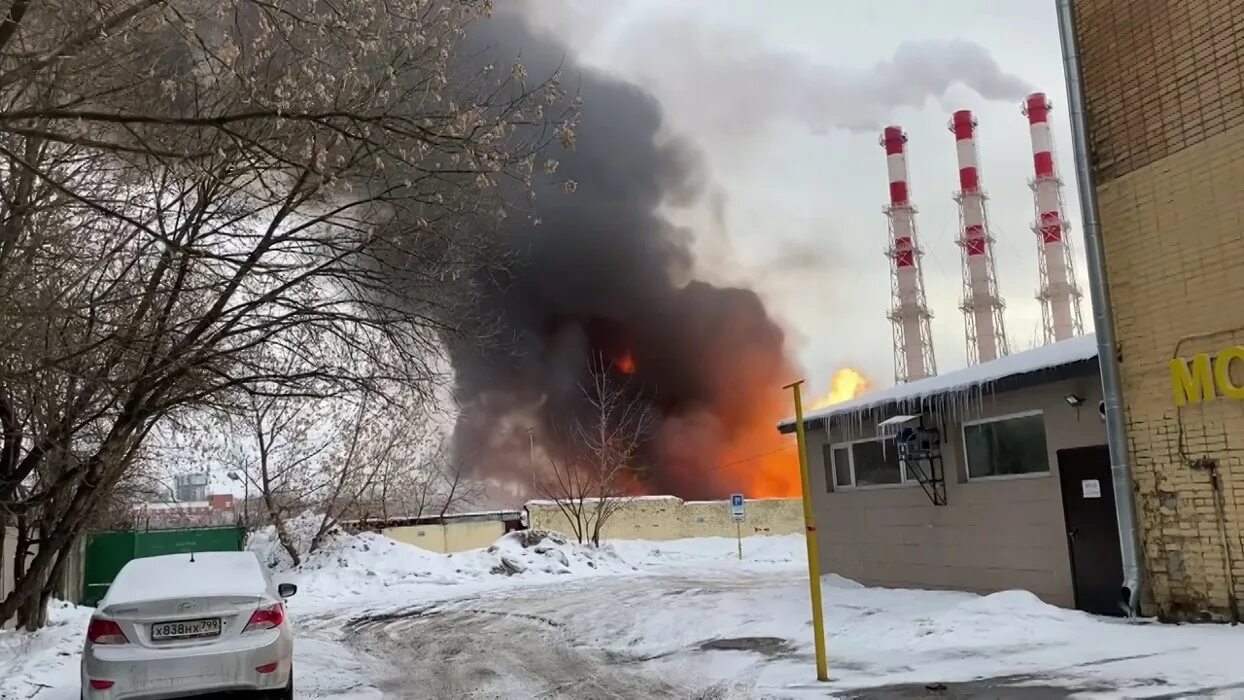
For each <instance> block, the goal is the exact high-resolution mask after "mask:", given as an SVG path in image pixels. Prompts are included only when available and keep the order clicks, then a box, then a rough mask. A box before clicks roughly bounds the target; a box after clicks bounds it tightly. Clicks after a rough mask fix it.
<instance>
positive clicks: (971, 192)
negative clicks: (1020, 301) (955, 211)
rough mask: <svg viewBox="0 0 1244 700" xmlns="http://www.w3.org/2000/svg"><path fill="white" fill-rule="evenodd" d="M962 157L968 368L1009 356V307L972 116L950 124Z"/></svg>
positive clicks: (958, 196) (959, 197)
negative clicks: (997, 269)
mask: <svg viewBox="0 0 1244 700" xmlns="http://www.w3.org/2000/svg"><path fill="white" fill-rule="evenodd" d="M950 131H951V132H952V133H953V134H954V135H955V147H956V150H957V151H958V156H959V191H958V192H956V193H955V201H956V202H958V204H959V223H960V230H961V231H962V234H961V235H960V237H959V241H958V243H959V245H960V246H961V247H962V248H963V303H962V304H961V305H960V306H959V308H960V309H961V310H962V311H963V320H964V339H965V342H966V343H967V350H968V363H969V364H976V363H978V362H988V361H990V360H994V359H997V358H998V357H1001V356H1003V355H1006V354H1007V353H1008V352H1009V349H1008V347H1007V340H1006V327H1005V325H1004V323H1003V319H1002V310H1003V309H1004V308H1005V306H1006V305H1005V304H1004V303H1003V301H1002V298H1001V297H1000V296H999V295H998V283H997V279H996V278H997V273H996V272H995V270H994V261H993V250H992V247H993V236H992V235H991V234H990V231H989V216H988V213H987V211H986V207H985V200H986V196H985V193H984V191H983V190H982V189H981V186H980V180H981V178H980V165H979V159H978V158H977V149H976V118H975V117H973V116H972V112H971V111H970V110H966V109H962V110H959V111H958V112H955V113H954V115H953V116H952V117H951V120H950Z"/></svg>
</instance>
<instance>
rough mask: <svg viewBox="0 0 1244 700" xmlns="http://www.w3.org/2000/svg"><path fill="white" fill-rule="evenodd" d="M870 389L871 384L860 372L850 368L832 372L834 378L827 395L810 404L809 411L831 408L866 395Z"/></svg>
mask: <svg viewBox="0 0 1244 700" xmlns="http://www.w3.org/2000/svg"><path fill="white" fill-rule="evenodd" d="M871 388H872V383H871V382H869V381H868V377H865V376H864V374H863V373H862V372H860V371H859V370H856V369H852V368H850V367H843V368H842V369H840V370H838V371H837V372H834V378H833V379H832V380H830V383H829V393H828V394H826V395H824V396H822V397H821V398H819V399H817V400H815V401H813V402H812V405H811V406H810V410H813V411H815V410H817V409H821V408H825V407H827V406H832V405H834V404H836V403H842V402H843V401H850V400H851V399H853V398H855V397H857V396H859V395H861V394H864V393H866V392H867V391H868V390H869V389H871Z"/></svg>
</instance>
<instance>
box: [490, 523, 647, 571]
mask: <svg viewBox="0 0 1244 700" xmlns="http://www.w3.org/2000/svg"><path fill="white" fill-rule="evenodd" d="M477 556H480V557H481V558H482V559H483V560H484V562H486V563H489V564H491V566H490V567H489V569H488V572H489V573H490V574H505V575H508V576H512V575H516V574H523V573H529V572H530V573H543V574H554V575H566V574H577V575H586V574H596V573H625V572H629V571H636V570H637V567H635V566H633V565H631V564H628V563H627V562H626V561H625V560H624V559H623V558H622V557H621V556H619V555H618V552H617V551H616V550H615V549H614V547H613V545H610V544H604V545H601V546H599V547H594V546H590V545H581V544H577V543H573V542H571V541H569V540H568V539H566V538H565V537H564V536H562V535H561V534H559V533H556V532H547V531H544V530H520V531H518V532H511V533H509V534H507V535H505V536H503V537H502V538H501V539H499V540H497V543H496V544H494V545H493V546H491V547H489V548H488V549H486V550H484V551H483V552H482V553H481V554H479V555H477Z"/></svg>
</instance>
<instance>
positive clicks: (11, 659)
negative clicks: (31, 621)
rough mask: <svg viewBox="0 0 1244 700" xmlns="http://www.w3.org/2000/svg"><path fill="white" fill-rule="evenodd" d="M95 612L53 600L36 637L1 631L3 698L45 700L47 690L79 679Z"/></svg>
mask: <svg viewBox="0 0 1244 700" xmlns="http://www.w3.org/2000/svg"><path fill="white" fill-rule="evenodd" d="M93 612H95V611H94V610H92V609H91V608H84V607H79V606H76V605H73V604H71V603H62V602H60V601H53V602H52V603H51V604H50V606H49V609H48V624H47V627H45V628H44V629H41V630H39V631H38V632H36V633H34V634H30V633H28V632H16V631H12V630H7V631H4V632H0V698H31V697H44V695H42V694H41V693H42V691H44V690H45V689H47V688H49V687H56V686H59V685H63V684H64V682H65V680H64V679H76V678H77V675H78V657H79V655H80V653H81V651H82V643H83V635H84V634H85V633H86V625H87V622H88V621H89V620H90V619H91V613H93ZM74 697H77V691H76V690H75V691H74Z"/></svg>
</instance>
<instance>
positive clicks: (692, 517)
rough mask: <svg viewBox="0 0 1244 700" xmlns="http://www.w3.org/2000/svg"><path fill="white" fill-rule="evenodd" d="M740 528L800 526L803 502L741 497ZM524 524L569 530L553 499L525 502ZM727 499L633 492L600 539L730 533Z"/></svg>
mask: <svg viewBox="0 0 1244 700" xmlns="http://www.w3.org/2000/svg"><path fill="white" fill-rule="evenodd" d="M744 513H745V517H746V520H745V521H744V522H743V523H742V527H741V530H742V533H743V535H744V536H749V535H789V534H793V533H801V532H803V506H802V505H801V502H800V500H799V499H797V498H770V499H759V500H754V501H747V504H746V508H745V511H744ZM527 519H528V520H527V522H528V526H529V527H531V528H533V529H538V530H555V531H557V532H563V533H565V532H569V531H570V524H569V522H568V521H567V520H566V516H565V515H563V514H562V512H561V510H560V509H559V508H558V507H557V504H555V503H551V502H547V501H532V502H531V503H528V504H527ZM735 533H736V525H735V523H734V521H733V520H732V519H731V517H730V502H729V501H683V500H682V499H681V498H675V497H674V496H646V497H643V498H637V499H634V500H632V501H631V502H629V503H627V504H626V505H624V506H623V507H622V508H620V509H619V510H618V511H617V512H615V513H614V514H613V515H612V516H611V517H610V518H609V520H608V521H607V522H606V523H605V527H604V532H603V536H604V539H613V540H674V539H681V538H684V537H734V536H735Z"/></svg>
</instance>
